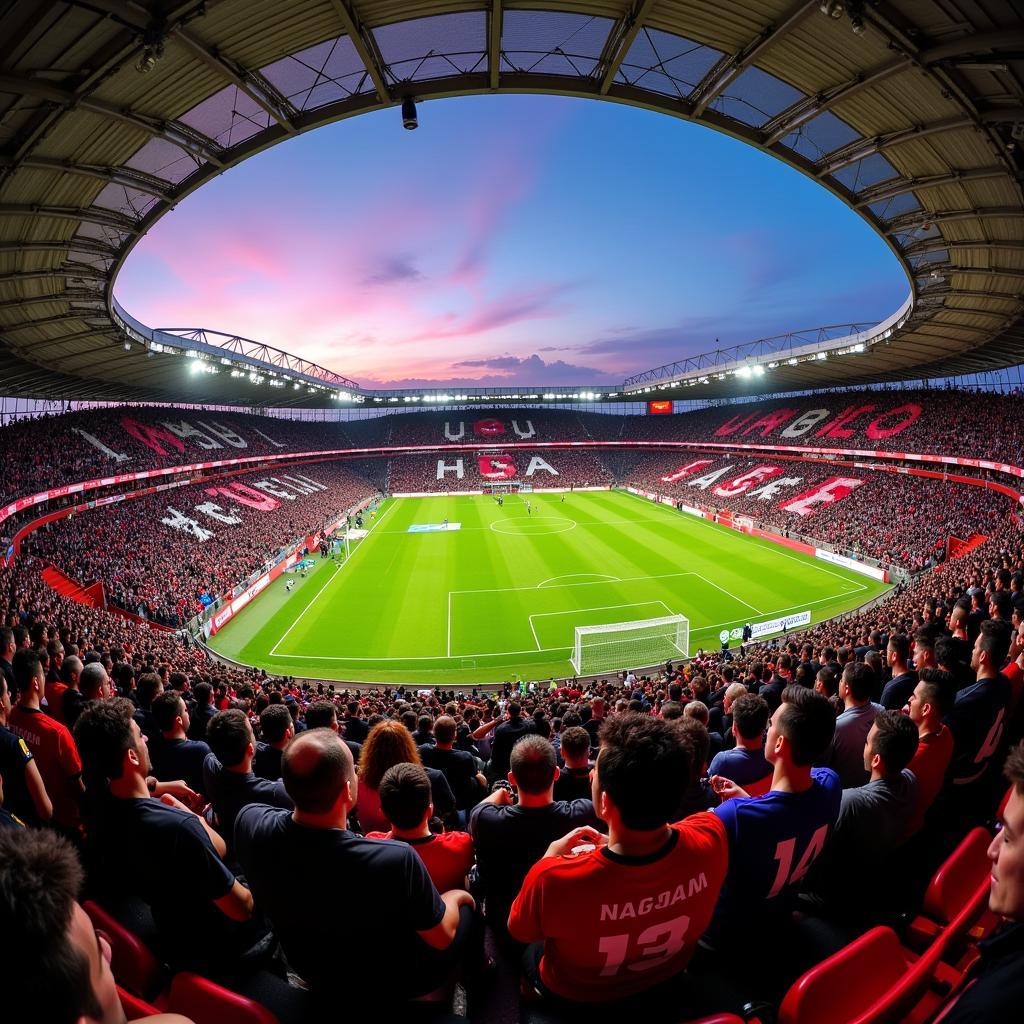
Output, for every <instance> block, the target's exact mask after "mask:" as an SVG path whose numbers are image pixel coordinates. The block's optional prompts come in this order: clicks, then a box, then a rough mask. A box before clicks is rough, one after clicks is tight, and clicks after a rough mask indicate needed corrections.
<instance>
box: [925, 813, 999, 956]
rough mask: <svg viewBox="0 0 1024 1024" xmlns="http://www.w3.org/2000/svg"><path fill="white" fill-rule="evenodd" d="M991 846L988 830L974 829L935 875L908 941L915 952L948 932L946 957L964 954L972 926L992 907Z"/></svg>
mask: <svg viewBox="0 0 1024 1024" xmlns="http://www.w3.org/2000/svg"><path fill="white" fill-rule="evenodd" d="M991 842H992V836H991V834H990V833H989V832H987V831H986V830H985V829H983V828H976V829H972V830H971V831H970V832H968V833H967V835H966V836H964V838H963V840H962V841H961V842H960V845H959V846H957V848H956V849H955V850H954V851H953V852H952V853H951V854H950V855H949V857H948V859H947V860H946V861H945V863H944V864H943V865H942V866H941V867H940V868H939V870H938V871H936V872H935V875H934V877H933V878H932V880H931V882H930V884H929V885H928V890H927V892H925V896H924V904H923V906H922V908H921V914H920V915H919V916H918V917H916V918H915V919H914V921H913V922H912V923H911V925H910V927H909V929H908V931H907V936H906V938H907V941H908V942H909V943H910V945H911V946H912V947H913V948H915V949H923V948H924V947H925V946H927V945H928V944H929V943H930V942H933V941H934V940H935V938H936V936H937V935H938V934H939V932H941V931H944V932H945V934H946V941H947V950H946V956H947V957H948V956H950V955H953V956H958V955H959V953H960V952H961V951H962V949H961V947H962V944H963V941H964V939H965V938H966V937H967V936H968V933H969V932H970V930H971V926H972V925H974V923H975V922H976V921H977V920H978V918H980V917H981V916H982V914H983V913H984V912H985V907H986V905H987V903H988V893H989V885H990V879H991V864H990V863H989V859H988V848H989V845H990V843H991ZM972 937H974V938H978V937H980V936H972Z"/></svg>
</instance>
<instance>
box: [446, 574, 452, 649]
mask: <svg viewBox="0 0 1024 1024" xmlns="http://www.w3.org/2000/svg"><path fill="white" fill-rule="evenodd" d="M446 650H447V657H449V658H450V657H451V656H452V592H451V591H450V590H449V591H448V647H447V648H446Z"/></svg>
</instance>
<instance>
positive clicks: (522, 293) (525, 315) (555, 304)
mask: <svg viewBox="0 0 1024 1024" xmlns="http://www.w3.org/2000/svg"><path fill="white" fill-rule="evenodd" d="M573 287H575V284H574V283H573V282H569V281H563V282H560V283H555V284H547V285H542V286H540V287H538V288H526V289H523V290H519V291H512V292H507V293H506V294H504V295H501V296H499V297H498V298H496V299H492V300H490V301H489V302H482V303H480V304H479V305H476V306H472V307H470V309H469V311H468V312H467V313H466V314H464V315H463V314H457V313H453V312H450V311H449V312H446V313H441V314H439V315H438V316H435V317H434V318H433V319H432V320H431V321H429V322H428V323H427V324H426V325H425V326H424V327H423V328H422V329H421V330H419V331H417V332H415V333H414V334H412V335H410V336H409V337H407V338H406V339H404V340H405V342H406V343H409V342H421V341H439V340H445V339H454V338H468V337H473V336H475V335H479V334H487V333H488V332H489V331H495V330H498V329H499V328H501V327H509V326H511V325H512V324H517V323H521V322H522V321H524V320H540V319H546V318H549V317H554V316H557V315H559V314H560V313H564V312H567V311H568V308H567V307H566V306H565V305H564V304H562V302H561V299H562V297H563V296H564V295H565V294H566V293H567V292H569V291H571V290H572V288H573Z"/></svg>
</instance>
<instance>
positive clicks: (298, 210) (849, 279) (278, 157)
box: [116, 96, 907, 387]
mask: <svg viewBox="0 0 1024 1024" xmlns="http://www.w3.org/2000/svg"><path fill="white" fill-rule="evenodd" d="M419 116H420V128H419V130H417V131H415V132H407V131H403V130H402V128H401V124H400V119H399V114H398V111H397V110H386V111H380V112H377V113H374V114H366V115H362V116H360V117H357V118H354V119H351V120H348V121H343V122H340V123H338V124H335V125H331V126H329V127H327V128H322V129H319V130H318V131H315V132H311V133H309V134H308V135H305V136H302V137H300V138H298V139H294V140H290V141H288V142H286V143H283V144H282V145H279V146H277V147H275V148H273V149H271V150H269V151H267V152H265V153H263V154H260V155H258V156H256V157H254V158H252V159H250V160H249V161H247V162H246V163H244V164H242V165H241V166H239V167H237V168H234V169H233V170H230V171H228V172H226V173H225V174H223V175H222V176H220V177H218V178H216V179H215V180H213V181H212V182H210V183H209V184H207V185H205V186H204V187H203V188H201V189H200V190H198V191H197V192H196V193H195V194H194V195H192V196H190V197H189V198H188V199H186V200H185V201H184V202H182V203H181V204H180V205H179V206H178V208H177V209H175V210H174V211H173V212H171V213H170V214H168V215H167V216H166V217H165V218H164V219H163V220H162V221H161V222H160V223H158V224H157V225H156V227H155V228H154V229H153V230H152V231H151V232H150V234H149V235H148V236H147V237H146V238H144V239H143V240H142V241H141V242H140V243H139V245H138V246H137V247H136V249H135V251H134V252H133V253H132V255H131V256H130V257H129V259H128V261H127V263H126V265H125V268H124V269H123V270H122V272H121V274H120V276H119V278H118V282H117V288H116V294H117V296H118V299H119V300H120V301H121V302H122V303H123V304H124V305H125V307H126V308H127V309H128V310H129V311H130V312H131V313H133V314H134V315H135V316H137V317H139V319H141V320H142V321H143V322H145V323H148V324H149V325H150V326H153V327H206V328H210V329H215V330H222V331H226V332H230V333H238V334H241V335H243V336H246V337H250V338H254V339H257V340H260V341H265V342H268V343H270V344H273V345H277V346H278V347H281V348H284V349H287V350H288V351H291V352H294V353H296V354H299V355H302V356H305V357H306V358H309V359H313V360H315V361H317V362H320V363H323V364H324V365H325V366H328V367H330V368H331V369H333V370H337V371H338V372H340V373H343V374H345V375H347V376H350V377H353V378H354V379H355V380H357V381H359V382H360V383H361V384H364V385H366V386H371V387H372V386H375V385H379V384H388V385H391V386H403V385H404V386H429V385H434V384H436V385H440V386H449V385H454V384H464V385H469V384H477V385H481V386H490V385H498V386H500V385H503V384H516V385H518V384H527V383H532V384H544V385H557V384H574V385H582V384H610V383H620V382H621V381H622V380H623V378H624V377H625V376H627V375H629V374H631V373H633V372H636V371H639V370H643V369H648V368H650V367H653V366H657V365H660V364H661V363H665V362H670V361H672V360H674V359H678V358H681V357H683V356H686V355H692V354H695V353H698V352H702V351H706V350H708V349H711V348H714V347H715V340H716V339H720V341H721V343H722V344H723V345H725V344H732V343H736V342H741V341H747V340H753V339H755V338H758V337H765V336H768V335H772V334H779V333H783V332H785V331H789V330H796V329H803V328H811V327H816V326H818V325H821V324H836V323H844V322H847V321H853V320H858V321H871V320H880V319H882V318H883V317H885V316H887V315H888V314H889V313H891V312H892V311H893V310H894V309H895V308H896V307H897V306H898V305H899V303H900V302H901V301H902V300H903V299H904V298H905V297H906V293H907V285H906V282H905V280H904V277H903V274H902V272H901V270H900V268H899V265H898V263H897V262H896V260H895V259H894V257H893V256H892V255H891V254H890V253H889V251H888V249H887V248H886V246H885V245H884V243H883V242H882V241H881V240H880V239H879V238H878V237H877V236H876V235H875V234H874V233H873V232H872V231H871V230H870V228H868V226H867V225H866V224H864V223H863V222H862V221H861V220H860V219H859V218H858V217H857V216H856V215H855V214H854V213H853V212H852V211H850V210H848V209H847V208H846V207H845V206H843V204H842V203H840V202H839V200H837V199H835V198H834V197H832V196H831V195H829V194H828V193H826V192H825V191H824V190H823V189H822V188H820V187H819V186H818V185H816V184H815V183H814V182H812V181H810V180H808V179H806V178H804V177H803V176H802V175H800V174H799V173H797V172H796V171H794V170H791V169H790V168H788V167H786V166H785V165H783V164H782V163H780V162H779V161H776V160H774V159H772V158H770V157H768V156H765V155H764V154H762V153H759V152H757V151H756V150H754V149H753V148H751V147H749V146H747V145H745V144H744V143H740V142H737V141H735V140H732V139H729V138H727V137H725V136H723V135H719V134H717V133H715V132H712V131H710V130H709V129H706V128H703V127H699V126H696V125H691V124H687V123H685V122H682V121H678V120H675V119H672V118H669V117H666V116H665V115H661V114H655V113H651V112H649V111H643V110H637V109H634V108H630V107H625V106H621V105H618V104H613V103H597V102H594V101H587V100H574V99H568V98H558V97H543V96H482V97H475V98H468V99H455V100H443V101H436V102H432V103H423V104H421V105H420V111H419Z"/></svg>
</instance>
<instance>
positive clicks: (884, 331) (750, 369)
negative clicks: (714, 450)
mask: <svg viewBox="0 0 1024 1024" xmlns="http://www.w3.org/2000/svg"><path fill="white" fill-rule="evenodd" d="M913 308H914V299H913V296H912V295H910V296H908V297H907V298H906V300H905V301H904V302H903V304H902V305H901V306H900V308H899V309H898V310H896V312H895V313H893V314H892V315H891V316H889V317H887V318H886V319H885V320H883V321H881V323H877V324H874V325H868V324H860V323H851V324H836V325H833V326H830V327H815V328H812V329H809V330H804V331H791V332H790V333H789V334H779V335H776V336H775V337H772V338H760V339H758V340H757V341H746V342H742V343H741V344H739V345H732V346H730V347H728V348H724V349H723V348H718V349H715V350H714V351H713V352H704V353H701V354H700V355H696V356H691V357H689V358H687V359H683V360H679V361H677V362H674V363H666V364H665V365H663V366H656V367H655V368H654V369H653V370H645V371H644V372H643V373H639V374H636V375H635V376H633V377H630V378H629V379H628V380H627V381H626V382H625V383H624V384H623V386H622V389H623V391H624V392H625V393H626V394H628V395H636V394H647V393H649V392H653V391H657V390H666V389H668V388H672V387H678V386H679V385H680V384H686V383H689V384H698V383H700V384H706V383H708V381H709V380H710V379H711V378H712V377H714V378H716V379H718V380H724V379H725V378H726V377H727V376H729V375H730V374H731V375H733V376H751V375H754V376H758V377H760V376H763V375H764V374H765V373H766V372H771V371H772V370H774V369H775V368H776V367H777V366H779V365H781V364H786V365H789V366H795V365H796V364H797V363H804V362H811V361H812V360H815V359H827V358H828V357H829V356H844V355H859V354H861V353H864V352H866V351H868V349H870V348H873V347H874V346H875V345H878V344H881V343H883V342H889V341H891V339H892V337H893V335H894V334H895V333H896V332H897V331H898V330H899V329H900V328H901V327H902V326H903V325H904V324H905V323H906V322H907V319H908V318H909V317H910V314H911V312H912V311H913ZM837 332H841V333H837Z"/></svg>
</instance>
